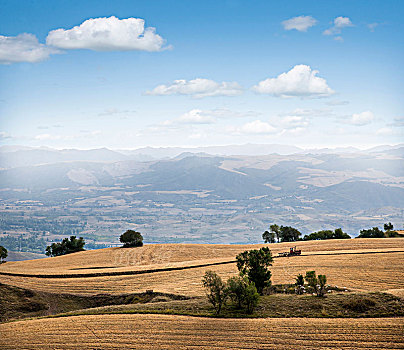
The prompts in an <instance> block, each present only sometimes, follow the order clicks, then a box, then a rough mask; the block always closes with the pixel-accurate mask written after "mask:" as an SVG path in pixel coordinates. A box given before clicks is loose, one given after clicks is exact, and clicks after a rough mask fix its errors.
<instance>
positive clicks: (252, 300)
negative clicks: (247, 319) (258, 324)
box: [243, 282, 260, 314]
mask: <svg viewBox="0 0 404 350" xmlns="http://www.w3.org/2000/svg"><path fill="white" fill-rule="evenodd" d="M259 297H260V295H259V294H258V291H257V288H256V287H255V284H254V283H253V282H250V283H248V284H247V285H246V288H245V292H244V300H243V302H244V304H245V307H246V310H247V313H249V314H252V313H253V312H254V309H255V308H256V307H257V305H258V301H259Z"/></svg>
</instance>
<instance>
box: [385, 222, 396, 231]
mask: <svg viewBox="0 0 404 350" xmlns="http://www.w3.org/2000/svg"><path fill="white" fill-rule="evenodd" d="M393 229H394V226H393V224H392V223H391V222H389V223H388V224H384V230H385V231H393Z"/></svg>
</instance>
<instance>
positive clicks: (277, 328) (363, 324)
mask: <svg viewBox="0 0 404 350" xmlns="http://www.w3.org/2000/svg"><path fill="white" fill-rule="evenodd" d="M0 332H1V333H2V334H3V335H4V336H3V338H2V340H1V342H0V349H13V348H18V349H30V350H35V349H41V350H42V349H44V350H46V349H65V350H70V349H118V348H119V349H139V350H146V349H173V348H175V349H179V350H180V349H199V350H204V349H210V350H215V349H291V348H293V349H342V348H344V349H347V350H349V349H403V348H404V341H403V338H402V334H403V333H404V322H403V319H397V318H384V319H372V318H371V319H343V320H341V319H312V318H310V319H296V318H287V319H285V318H280V319H271V318H267V319H212V318H199V317H187V316H172V315H102V316H93V315H89V316H88V315H86V316H74V317H63V318H52V319H37V320H28V321H19V322H13V323H6V324H1V325H0Z"/></svg>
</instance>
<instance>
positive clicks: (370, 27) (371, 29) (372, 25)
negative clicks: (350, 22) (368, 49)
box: [367, 23, 379, 32]
mask: <svg viewBox="0 0 404 350" xmlns="http://www.w3.org/2000/svg"><path fill="white" fill-rule="evenodd" d="M378 25H379V23H369V24H368V25H367V27H368V28H369V30H370V31H371V32H374V31H375V29H376V27H377V26H378Z"/></svg>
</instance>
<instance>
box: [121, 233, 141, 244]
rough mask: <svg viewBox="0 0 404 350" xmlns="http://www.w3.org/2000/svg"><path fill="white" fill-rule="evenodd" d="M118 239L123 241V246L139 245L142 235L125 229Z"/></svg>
mask: <svg viewBox="0 0 404 350" xmlns="http://www.w3.org/2000/svg"><path fill="white" fill-rule="evenodd" d="M119 241H120V242H121V243H124V245H123V247H124V248H129V247H141V246H142V245H143V236H142V235H141V234H140V232H136V231H133V230H127V231H126V232H125V233H123V234H121V236H120V237H119Z"/></svg>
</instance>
